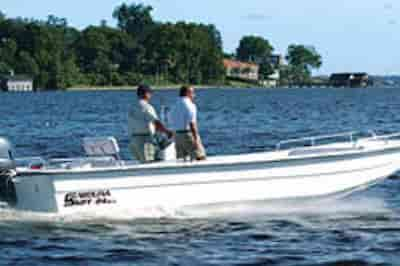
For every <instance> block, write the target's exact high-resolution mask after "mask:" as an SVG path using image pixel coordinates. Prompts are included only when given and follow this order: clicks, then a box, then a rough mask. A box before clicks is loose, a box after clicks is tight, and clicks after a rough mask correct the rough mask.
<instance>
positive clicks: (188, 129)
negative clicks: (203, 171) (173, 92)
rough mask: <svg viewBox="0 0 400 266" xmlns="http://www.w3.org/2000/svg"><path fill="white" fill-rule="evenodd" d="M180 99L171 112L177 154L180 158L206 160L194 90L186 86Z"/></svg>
mask: <svg viewBox="0 0 400 266" xmlns="http://www.w3.org/2000/svg"><path fill="white" fill-rule="evenodd" d="M179 95H180V98H179V99H178V101H177V103H176V105H175V106H174V107H173V109H172V111H171V117H170V118H171V125H172V128H173V129H174V130H175V133H176V135H175V141H176V154H177V157H178V158H183V159H186V158H187V157H190V159H191V160H205V159H206V152H205V149H204V147H203V144H202V142H201V138H200V135H199V131H198V127H197V107H196V105H195V104H194V97H195V93H194V88H193V87H190V86H184V87H182V88H181V90H180V93H179Z"/></svg>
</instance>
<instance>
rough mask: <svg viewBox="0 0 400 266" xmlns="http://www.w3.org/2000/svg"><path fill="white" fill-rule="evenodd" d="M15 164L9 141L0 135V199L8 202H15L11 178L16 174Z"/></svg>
mask: <svg viewBox="0 0 400 266" xmlns="http://www.w3.org/2000/svg"><path fill="white" fill-rule="evenodd" d="M16 174H17V171H16V165H15V161H14V158H13V154H12V146H11V144H10V142H9V141H8V140H7V139H5V138H2V137H0V201H6V202H8V203H9V204H10V203H11V204H13V203H15V202H16V194H15V187H14V183H13V178H14V177H15V176H16Z"/></svg>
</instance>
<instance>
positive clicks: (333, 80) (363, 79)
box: [329, 72, 373, 87]
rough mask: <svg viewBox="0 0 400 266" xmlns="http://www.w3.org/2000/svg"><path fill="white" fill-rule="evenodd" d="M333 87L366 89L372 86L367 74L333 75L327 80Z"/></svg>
mask: <svg viewBox="0 0 400 266" xmlns="http://www.w3.org/2000/svg"><path fill="white" fill-rule="evenodd" d="M329 84H330V85H331V86H333V87H367V86H371V85H372V84H373V81H372V79H371V78H370V76H369V75H368V74H367V73H364V72H360V73H334V74H332V75H331V76H330V78H329Z"/></svg>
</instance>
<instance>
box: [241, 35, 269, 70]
mask: <svg viewBox="0 0 400 266" xmlns="http://www.w3.org/2000/svg"><path fill="white" fill-rule="evenodd" d="M273 49H274V48H273V47H272V45H271V44H270V43H269V41H268V40H266V39H264V38H262V37H258V36H245V37H243V38H242V39H241V40H240V43H239V47H238V48H237V50H236V55H237V58H238V59H239V60H243V61H249V62H255V63H258V64H259V63H261V62H264V61H265V60H266V59H268V58H269V57H270V56H271V53H272V51H273Z"/></svg>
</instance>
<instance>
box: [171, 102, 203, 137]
mask: <svg viewBox="0 0 400 266" xmlns="http://www.w3.org/2000/svg"><path fill="white" fill-rule="evenodd" d="M170 121H171V127H172V129H174V130H175V131H180V130H190V123H195V122H196V121H197V107H196V105H195V104H194V103H193V102H192V100H190V99H189V98H188V97H180V98H179V99H178V101H177V102H176V104H175V106H174V107H173V108H172V110H171V113H170Z"/></svg>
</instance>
